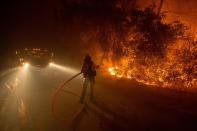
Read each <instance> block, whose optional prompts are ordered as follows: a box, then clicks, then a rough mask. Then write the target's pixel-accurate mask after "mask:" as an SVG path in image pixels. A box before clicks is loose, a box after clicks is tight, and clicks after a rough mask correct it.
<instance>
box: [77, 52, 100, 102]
mask: <svg viewBox="0 0 197 131" xmlns="http://www.w3.org/2000/svg"><path fill="white" fill-rule="evenodd" d="M96 68H98V66H95V64H94V62H93V61H92V59H91V57H90V56H89V55H88V54H87V55H86V56H85V59H84V63H83V66H82V69H81V72H82V73H83V76H84V78H85V80H84V83H83V90H82V94H81V99H80V103H83V101H84V97H85V94H86V89H87V87H88V84H90V100H91V101H92V100H93V88H94V81H95V76H96Z"/></svg>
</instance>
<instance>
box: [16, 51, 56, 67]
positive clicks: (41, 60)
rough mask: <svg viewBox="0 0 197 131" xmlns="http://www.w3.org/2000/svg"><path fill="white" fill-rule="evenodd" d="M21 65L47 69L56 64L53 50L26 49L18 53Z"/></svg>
mask: <svg viewBox="0 0 197 131" xmlns="http://www.w3.org/2000/svg"><path fill="white" fill-rule="evenodd" d="M16 55H17V57H18V60H19V63H20V65H22V66H24V67H26V68H27V67H29V66H34V67H40V68H43V67H47V66H51V65H53V64H54V53H53V51H52V50H48V49H41V48H24V49H20V50H17V51H16Z"/></svg>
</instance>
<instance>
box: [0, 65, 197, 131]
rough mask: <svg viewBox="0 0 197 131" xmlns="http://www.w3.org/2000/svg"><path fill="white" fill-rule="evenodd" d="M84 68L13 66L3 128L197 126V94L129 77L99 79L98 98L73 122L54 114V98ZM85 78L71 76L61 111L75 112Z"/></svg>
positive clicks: (82, 130) (4, 92)
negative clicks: (126, 78) (181, 91)
mask: <svg viewBox="0 0 197 131" xmlns="http://www.w3.org/2000/svg"><path fill="white" fill-rule="evenodd" d="M78 72H79V71H77V70H74V69H71V68H66V67H58V68H46V69H42V70H40V69H39V68H33V67H30V68H28V69H27V68H14V69H11V70H8V71H5V72H3V73H1V74H2V75H1V76H0V77H1V79H0V121H1V122H0V130H1V131H54V130H58V131H87V130H94V131H109V130H110V131H111V130H113V131H114V130H117V131H130V130H134V131H138V130H142V131H147V130H150V131H154V130H155V131H156V130H157V131H158V130H160V131H161V130H173V131H174V130H179V131H180V130H196V129H197V126H196V125H195V122H196V120H197V111H196V110H197V106H196V104H195V102H196V100H197V95H196V94H187V93H180V92H175V91H171V90H167V89H161V88H152V87H151V88H150V87H146V86H144V85H141V84H139V83H137V82H131V81H127V80H116V81H113V80H112V79H111V78H100V79H99V80H98V81H96V85H95V89H94V93H95V99H94V101H93V102H91V101H89V90H87V91H88V92H87V95H86V99H85V104H84V108H83V109H82V110H81V112H80V114H79V115H77V117H75V118H74V119H73V120H70V121H59V120H57V119H56V118H55V117H54V115H53V113H52V98H53V95H54V93H55V92H56V89H57V88H58V87H60V86H61V84H62V83H64V81H65V80H67V79H68V78H70V77H72V76H73V75H75V74H76V73H78ZM107 79H109V80H107ZM82 84H83V77H82V76H79V77H77V78H76V79H74V80H73V81H71V82H70V83H69V84H68V85H66V87H65V88H64V89H63V91H61V92H60V94H59V95H58V97H57V100H56V103H55V109H56V113H57V114H58V115H60V116H61V117H65V118H66V117H70V116H73V114H75V113H76V112H78V111H79V109H80V107H81V106H82V104H80V102H79V97H80V95H81V90H82Z"/></svg>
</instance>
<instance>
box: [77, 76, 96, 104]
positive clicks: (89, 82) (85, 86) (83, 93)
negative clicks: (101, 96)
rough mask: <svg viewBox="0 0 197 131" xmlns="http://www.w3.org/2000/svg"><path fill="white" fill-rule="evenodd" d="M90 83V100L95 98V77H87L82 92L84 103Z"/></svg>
mask: <svg viewBox="0 0 197 131" xmlns="http://www.w3.org/2000/svg"><path fill="white" fill-rule="evenodd" d="M88 84H90V100H92V99H93V88H94V78H85V80H84V83H83V91H82V94H81V100H80V101H81V103H83V100H84V98H85V94H86V89H87V87H88Z"/></svg>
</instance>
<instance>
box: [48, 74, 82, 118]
mask: <svg viewBox="0 0 197 131" xmlns="http://www.w3.org/2000/svg"><path fill="white" fill-rule="evenodd" d="M80 74H81V72H80V73H78V74H76V75H74V76H73V77H71V78H70V79H68V80H66V81H65V82H64V83H63V84H62V85H61V86H60V87H59V88H58V89H57V90H56V92H55V94H54V96H53V99H52V113H53V115H54V117H55V118H56V119H57V120H60V121H71V120H73V119H75V118H76V117H77V116H78V115H79V114H80V113H81V111H82V110H83V108H84V104H82V105H81V106H80V108H79V110H78V111H77V112H75V113H74V114H73V115H72V116H69V117H66V118H64V117H61V116H59V115H58V114H57V113H56V111H55V101H56V98H57V96H58V94H59V93H60V91H61V90H62V89H63V88H64V87H65V86H66V85H67V84H68V83H69V82H70V81H72V80H73V79H74V78H76V77H77V76H79V75H80ZM68 93H71V92H68ZM71 94H73V93H71ZM73 95H74V94H73Z"/></svg>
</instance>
